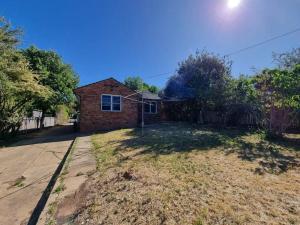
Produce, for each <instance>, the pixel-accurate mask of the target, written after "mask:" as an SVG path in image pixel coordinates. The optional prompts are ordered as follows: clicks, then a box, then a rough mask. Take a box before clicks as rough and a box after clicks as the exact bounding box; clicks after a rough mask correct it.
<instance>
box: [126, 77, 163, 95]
mask: <svg viewBox="0 0 300 225" xmlns="http://www.w3.org/2000/svg"><path fill="white" fill-rule="evenodd" d="M124 84H125V85H126V86H127V87H129V88H130V89H132V90H135V91H145V90H148V91H150V92H152V93H156V94H157V93H158V91H159V88H158V87H156V86H155V85H149V84H147V83H144V81H143V79H142V78H141V77H139V76H128V77H127V78H126V79H125V81H124Z"/></svg>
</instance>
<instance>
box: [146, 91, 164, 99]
mask: <svg viewBox="0 0 300 225" xmlns="http://www.w3.org/2000/svg"><path fill="white" fill-rule="evenodd" d="M141 95H142V97H143V98H144V99H150V100H161V98H160V97H159V96H158V94H154V93H152V92H150V91H142V92H141Z"/></svg>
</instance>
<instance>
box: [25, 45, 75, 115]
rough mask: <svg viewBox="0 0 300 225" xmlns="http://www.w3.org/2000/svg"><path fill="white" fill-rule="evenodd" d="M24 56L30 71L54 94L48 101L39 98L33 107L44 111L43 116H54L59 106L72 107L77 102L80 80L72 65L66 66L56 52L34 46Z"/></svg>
mask: <svg viewBox="0 0 300 225" xmlns="http://www.w3.org/2000/svg"><path fill="white" fill-rule="evenodd" d="M22 54H23V55H24V56H25V57H26V59H27V60H28V61H29V63H30V69H31V70H33V71H34V72H35V73H36V75H37V77H38V78H39V82H40V84H42V85H43V86H46V87H48V88H49V89H51V90H52V92H53V95H51V97H50V98H48V99H44V98H40V97H38V96H37V97H36V98H35V99H34V104H33V107H34V108H37V109H40V110H42V111H43V114H45V113H51V114H54V113H55V110H56V108H57V106H58V105H62V104H64V105H66V106H69V107H72V106H73V105H74V103H75V100H76V98H75V96H74V94H73V89H74V88H76V86H77V84H78V81H79V79H78V76H77V75H76V73H75V72H74V71H73V69H72V67H71V65H69V64H65V63H64V62H63V60H62V58H61V57H60V56H59V55H58V54H57V53H56V52H54V51H46V50H41V49H38V48H36V47H34V46H31V47H29V48H28V49H25V50H22Z"/></svg>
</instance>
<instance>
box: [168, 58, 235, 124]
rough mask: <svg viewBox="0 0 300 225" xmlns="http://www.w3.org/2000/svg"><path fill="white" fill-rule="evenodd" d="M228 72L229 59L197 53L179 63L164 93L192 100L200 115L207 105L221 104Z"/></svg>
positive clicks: (215, 106) (209, 106) (228, 78)
mask: <svg viewBox="0 0 300 225" xmlns="http://www.w3.org/2000/svg"><path fill="white" fill-rule="evenodd" d="M230 73H231V62H230V61H228V60H227V59H226V58H221V57H219V56H218V55H215V54H212V53H208V52H202V53H199V52H196V54H195V55H190V56H189V57H188V58H187V59H186V60H184V61H183V62H181V63H179V68H178V70H177V74H175V75H174V76H172V77H171V78H170V79H169V81H168V82H167V85H166V88H165V91H164V93H165V95H166V96H168V97H177V98H193V99H195V104H196V105H197V107H196V110H198V111H200V110H201V113H200V114H201V115H202V114H203V112H205V111H206V110H208V109H209V108H211V109H216V108H220V107H222V106H224V103H225V102H226V101H225V98H227V95H226V93H227V91H226V89H227V84H228V83H229V82H230V79H231V76H230ZM200 117H202V116H200ZM200 119H201V118H200Z"/></svg>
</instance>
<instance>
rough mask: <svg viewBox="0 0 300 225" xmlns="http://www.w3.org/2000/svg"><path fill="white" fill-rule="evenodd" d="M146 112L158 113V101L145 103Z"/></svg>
mask: <svg viewBox="0 0 300 225" xmlns="http://www.w3.org/2000/svg"><path fill="white" fill-rule="evenodd" d="M144 112H145V113H153V114H154V113H157V105H156V102H147V103H145V104H144Z"/></svg>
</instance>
